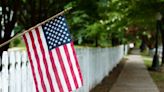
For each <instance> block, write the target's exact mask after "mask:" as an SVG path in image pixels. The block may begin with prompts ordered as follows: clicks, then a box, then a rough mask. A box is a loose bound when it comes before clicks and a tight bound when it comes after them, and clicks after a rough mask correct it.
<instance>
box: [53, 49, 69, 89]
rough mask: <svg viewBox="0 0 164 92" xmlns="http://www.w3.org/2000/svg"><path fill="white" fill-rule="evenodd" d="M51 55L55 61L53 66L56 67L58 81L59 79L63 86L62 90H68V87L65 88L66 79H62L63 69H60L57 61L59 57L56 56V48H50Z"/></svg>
mask: <svg viewBox="0 0 164 92" xmlns="http://www.w3.org/2000/svg"><path fill="white" fill-rule="evenodd" d="M52 55H53V58H54V61H55V62H54V63H55V66H56V68H57V71H58V75H59V78H60V81H61V85H62V87H63V90H64V92H69V91H68V88H67V84H66V81H65V79H64V75H63V71H62V69H61V66H60V63H59V58H58V55H57V52H56V49H53V50H52Z"/></svg>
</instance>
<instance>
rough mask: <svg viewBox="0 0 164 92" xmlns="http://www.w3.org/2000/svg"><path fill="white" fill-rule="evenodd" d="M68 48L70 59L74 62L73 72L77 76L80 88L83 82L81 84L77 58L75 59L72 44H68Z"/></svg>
mask: <svg viewBox="0 0 164 92" xmlns="http://www.w3.org/2000/svg"><path fill="white" fill-rule="evenodd" d="M67 48H68V53H69V55H70V59H71V61H72V62H71V63H72V65H73V70H74V73H75V75H76V79H77V82H78V87H81V86H82V82H81V79H80V75H79V71H78V68H77V65H76V61H75V57H74V54H73V51H72V47H71V43H69V44H67Z"/></svg>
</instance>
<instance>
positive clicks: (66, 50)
mask: <svg viewBox="0 0 164 92" xmlns="http://www.w3.org/2000/svg"><path fill="white" fill-rule="evenodd" d="M64 51H65V54H66V57H67V60H68V64H69V68H70V69H71V74H72V77H73V80H74V84H75V86H76V89H77V88H78V83H77V79H76V76H75V73H74V70H73V65H72V62H71V59H70V55H69V53H68V48H67V45H64Z"/></svg>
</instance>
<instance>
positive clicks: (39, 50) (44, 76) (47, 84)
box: [32, 28, 51, 92]
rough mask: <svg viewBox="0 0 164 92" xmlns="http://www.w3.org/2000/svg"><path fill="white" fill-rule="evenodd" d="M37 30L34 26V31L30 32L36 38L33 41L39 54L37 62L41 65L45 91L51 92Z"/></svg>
mask: <svg viewBox="0 0 164 92" xmlns="http://www.w3.org/2000/svg"><path fill="white" fill-rule="evenodd" d="M38 31H39V30H38V29H37V28H36V29H35V30H34V31H32V34H33V37H35V38H36V39H34V40H35V41H34V42H35V43H34V44H35V45H36V47H37V48H36V50H37V54H38V56H39V62H40V65H41V70H42V73H43V79H44V82H45V86H46V88H47V92H51V91H50V90H51V88H50V84H49V81H50V80H49V78H48V77H47V76H48V75H47V71H46V66H45V64H44V60H45V59H44V57H43V54H42V49H41V46H40V45H41V43H40V42H39V39H40V38H39V36H38V35H37V32H38Z"/></svg>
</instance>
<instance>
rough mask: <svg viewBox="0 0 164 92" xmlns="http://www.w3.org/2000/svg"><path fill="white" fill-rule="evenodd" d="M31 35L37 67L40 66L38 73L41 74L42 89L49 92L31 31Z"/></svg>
mask: <svg viewBox="0 0 164 92" xmlns="http://www.w3.org/2000/svg"><path fill="white" fill-rule="evenodd" d="M29 35H30V39H31V41H32V47H33V48H34V49H33V50H34V55H35V57H36V61H37V65H38V72H39V75H40V78H41V85H42V88H43V92H47V90H46V87H45V83H44V81H43V73H42V70H41V67H40V62H39V57H38V54H37V51H36V46H35V44H34V37H33V36H32V32H31V31H30V32H29Z"/></svg>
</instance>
